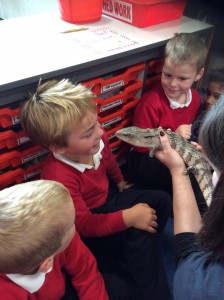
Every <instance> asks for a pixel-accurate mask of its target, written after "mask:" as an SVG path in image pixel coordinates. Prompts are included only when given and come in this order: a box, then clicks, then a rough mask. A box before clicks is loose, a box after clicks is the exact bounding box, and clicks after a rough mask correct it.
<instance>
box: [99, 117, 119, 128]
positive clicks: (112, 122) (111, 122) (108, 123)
mask: <svg viewBox="0 0 224 300" xmlns="http://www.w3.org/2000/svg"><path fill="white" fill-rule="evenodd" d="M120 120H121V117H117V118H114V119H112V120H110V121H107V122H104V123H102V124H101V125H102V127H106V126H109V125H111V124H114V123H116V122H119V121H120Z"/></svg>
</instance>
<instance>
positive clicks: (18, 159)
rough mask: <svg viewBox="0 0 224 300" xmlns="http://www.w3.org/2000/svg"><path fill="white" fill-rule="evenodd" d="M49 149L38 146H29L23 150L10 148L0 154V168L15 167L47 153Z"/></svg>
mask: <svg viewBox="0 0 224 300" xmlns="http://www.w3.org/2000/svg"><path fill="white" fill-rule="evenodd" d="M48 152H49V151H48V150H46V149H43V148H41V147H39V146H33V147H29V148H27V149H25V150H22V151H19V150H12V151H9V152H6V153H3V154H1V155H0V169H5V168H7V167H17V166H19V165H21V164H23V163H26V162H28V161H30V160H33V159H35V158H38V157H40V156H43V155H45V154H47V153H48Z"/></svg>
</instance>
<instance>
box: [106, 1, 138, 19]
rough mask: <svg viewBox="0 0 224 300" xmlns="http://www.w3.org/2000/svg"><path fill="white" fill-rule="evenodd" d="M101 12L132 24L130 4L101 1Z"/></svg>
mask: <svg viewBox="0 0 224 300" xmlns="http://www.w3.org/2000/svg"><path fill="white" fill-rule="evenodd" d="M103 12H105V13H106V14H108V15H110V16H112V17H115V18H119V19H121V20H123V21H126V22H130V23H132V4H130V3H127V2H123V1H119V0H103Z"/></svg>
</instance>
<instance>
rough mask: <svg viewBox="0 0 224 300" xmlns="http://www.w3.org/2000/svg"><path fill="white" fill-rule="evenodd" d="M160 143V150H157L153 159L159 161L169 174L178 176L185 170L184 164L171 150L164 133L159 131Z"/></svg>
mask: <svg viewBox="0 0 224 300" xmlns="http://www.w3.org/2000/svg"><path fill="white" fill-rule="evenodd" d="M160 141H161V145H162V150H157V151H156V153H155V157H156V158H157V159H159V160H160V161H161V162H162V163H163V164H164V165H166V166H167V168H168V169H169V170H170V172H171V174H173V173H175V172H177V173H178V174H179V175H180V174H182V172H183V171H184V170H185V169H186V167H185V163H184V161H183V159H182V158H181V156H180V155H179V154H178V153H177V152H176V151H175V150H174V149H172V148H171V146H170V142H169V139H168V137H167V135H166V134H165V132H164V131H163V130H162V129H161V130H160Z"/></svg>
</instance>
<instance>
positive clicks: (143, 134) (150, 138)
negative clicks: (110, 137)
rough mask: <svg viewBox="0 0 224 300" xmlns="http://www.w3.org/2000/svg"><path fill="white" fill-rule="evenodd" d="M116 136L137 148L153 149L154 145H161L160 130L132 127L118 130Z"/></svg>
mask: <svg viewBox="0 0 224 300" xmlns="http://www.w3.org/2000/svg"><path fill="white" fill-rule="evenodd" d="M115 135H116V137H118V138H119V139H120V140H122V141H124V142H126V143H128V144H131V145H133V146H137V147H145V148H151V147H152V146H154V144H156V145H158V144H160V140H159V130H158V129H149V128H147V129H141V128H138V127H136V126H130V127H125V128H122V129H120V130H118V131H117V132H116V133H115Z"/></svg>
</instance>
